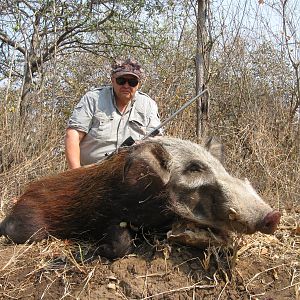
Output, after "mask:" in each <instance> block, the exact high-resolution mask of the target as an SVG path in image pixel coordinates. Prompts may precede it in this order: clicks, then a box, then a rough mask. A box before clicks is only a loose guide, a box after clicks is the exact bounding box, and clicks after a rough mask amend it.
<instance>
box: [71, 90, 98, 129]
mask: <svg viewBox="0 0 300 300" xmlns="http://www.w3.org/2000/svg"><path fill="white" fill-rule="evenodd" d="M94 100H95V99H94V97H93V94H92V93H90V92H89V93H87V94H85V95H84V96H83V97H82V98H81V100H80V101H79V103H78V104H77V105H76V106H75V108H74V111H73V113H72V115H71V117H70V119H69V122H68V125H67V128H74V129H76V130H79V131H83V132H85V133H88V132H89V130H90V128H91V123H92V119H93V115H94V110H95V104H94V103H95V101H94Z"/></svg>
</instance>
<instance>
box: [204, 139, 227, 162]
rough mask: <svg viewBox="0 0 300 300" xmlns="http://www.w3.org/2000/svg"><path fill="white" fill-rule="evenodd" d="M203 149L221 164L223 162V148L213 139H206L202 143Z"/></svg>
mask: <svg viewBox="0 0 300 300" xmlns="http://www.w3.org/2000/svg"><path fill="white" fill-rule="evenodd" d="M204 147H205V149H206V150H207V151H208V152H209V153H210V154H211V155H213V156H214V157H216V158H217V159H218V160H219V161H220V162H221V163H223V162H224V146H223V145H222V144H221V143H220V142H219V141H218V140H217V139H216V138H215V137H208V138H206V140H205V141H204Z"/></svg>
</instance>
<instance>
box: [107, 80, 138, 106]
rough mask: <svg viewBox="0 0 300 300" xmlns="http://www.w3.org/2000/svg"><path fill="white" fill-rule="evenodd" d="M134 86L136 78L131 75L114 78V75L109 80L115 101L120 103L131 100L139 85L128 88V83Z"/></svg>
mask: <svg viewBox="0 0 300 300" xmlns="http://www.w3.org/2000/svg"><path fill="white" fill-rule="evenodd" d="M128 80H129V83H132V84H134V83H135V81H138V78H137V77H136V76H133V75H122V76H118V77H115V76H114V75H113V76H112V78H111V81H112V86H113V89H114V91H115V95H116V97H117V99H120V100H121V101H128V102H129V101H130V100H132V99H133V97H134V95H135V93H136V91H137V90H138V88H139V86H140V83H139V82H138V83H137V85H136V86H130V84H129V83H128Z"/></svg>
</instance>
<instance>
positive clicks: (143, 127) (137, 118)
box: [129, 113, 148, 138]
mask: <svg viewBox="0 0 300 300" xmlns="http://www.w3.org/2000/svg"><path fill="white" fill-rule="evenodd" d="M147 124H148V121H147V118H146V116H145V115H144V114H141V113H135V114H132V115H131V116H130V118H129V129H130V131H131V134H132V135H138V136H139V137H140V138H141V137H143V136H144V135H146V134H147Z"/></svg>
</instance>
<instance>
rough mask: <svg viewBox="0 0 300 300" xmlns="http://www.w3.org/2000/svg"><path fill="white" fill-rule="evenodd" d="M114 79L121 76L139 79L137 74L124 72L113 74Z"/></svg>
mask: <svg viewBox="0 0 300 300" xmlns="http://www.w3.org/2000/svg"><path fill="white" fill-rule="evenodd" d="M113 75H114V76H115V77H116V78H118V77H120V76H123V75H133V76H135V77H136V78H138V79H140V76H138V75H137V74H135V73H133V72H126V71H120V72H116V73H114V74H113Z"/></svg>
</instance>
